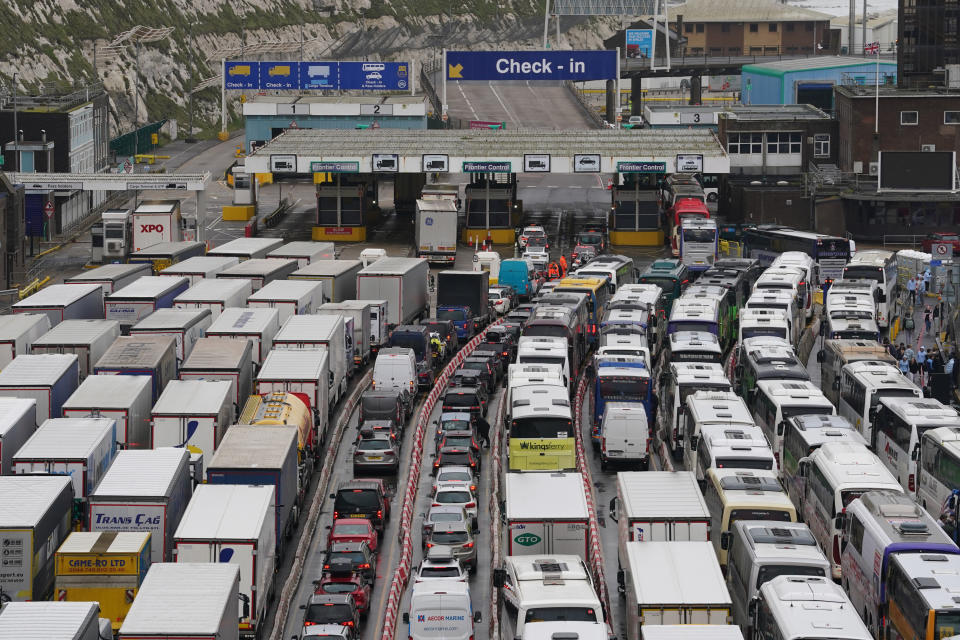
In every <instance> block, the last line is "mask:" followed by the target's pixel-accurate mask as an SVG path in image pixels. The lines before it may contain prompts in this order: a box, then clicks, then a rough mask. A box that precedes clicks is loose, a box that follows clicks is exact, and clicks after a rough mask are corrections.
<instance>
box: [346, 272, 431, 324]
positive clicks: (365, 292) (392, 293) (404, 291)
mask: <svg viewBox="0 0 960 640" xmlns="http://www.w3.org/2000/svg"><path fill="white" fill-rule="evenodd" d="M429 272H430V267H429V265H428V264H427V261H426V260H424V259H423V258H382V259H380V260H377V261H376V262H374V263H373V264H371V265H370V266H369V267H366V268H364V269H361V271H360V273H358V274H357V295H356V296H351V297H354V298H359V299H363V300H381V299H383V300H386V301H387V322H388V323H389V324H390V325H392V326H397V325H401V324H412V323H414V321H415V320H416V319H417V318H421V317H423V315H424V314H425V313H426V310H427V302H428V297H427V276H428V274H429Z"/></svg>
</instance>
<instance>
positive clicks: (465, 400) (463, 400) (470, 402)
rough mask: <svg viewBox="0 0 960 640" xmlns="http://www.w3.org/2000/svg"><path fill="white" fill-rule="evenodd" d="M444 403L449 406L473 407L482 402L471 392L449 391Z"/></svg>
mask: <svg viewBox="0 0 960 640" xmlns="http://www.w3.org/2000/svg"><path fill="white" fill-rule="evenodd" d="M443 404H444V406H447V407H473V406H476V405H479V404H480V403H479V402H478V401H477V398H476V396H475V395H473V394H471V393H448V394H447V395H445V396H444V397H443Z"/></svg>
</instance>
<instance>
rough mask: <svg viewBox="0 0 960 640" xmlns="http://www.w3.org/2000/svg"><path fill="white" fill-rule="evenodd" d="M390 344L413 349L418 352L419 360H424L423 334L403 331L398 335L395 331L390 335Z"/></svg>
mask: <svg viewBox="0 0 960 640" xmlns="http://www.w3.org/2000/svg"><path fill="white" fill-rule="evenodd" d="M390 346H391V347H400V348H404V347H405V348H407V349H413V352H414V353H415V354H417V360H423V354H424V340H423V336H421V335H406V334H402V333H401V334H399V335H398V334H396V333H394V334H393V335H392V336H391V337H390Z"/></svg>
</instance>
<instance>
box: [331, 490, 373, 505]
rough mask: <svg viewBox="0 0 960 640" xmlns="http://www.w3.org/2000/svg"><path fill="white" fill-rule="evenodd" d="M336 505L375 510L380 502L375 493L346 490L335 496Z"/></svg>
mask: <svg viewBox="0 0 960 640" xmlns="http://www.w3.org/2000/svg"><path fill="white" fill-rule="evenodd" d="M337 504H338V505H345V506H348V507H356V508H359V509H376V508H378V507H379V505H380V500H379V498H378V496H377V492H376V491H372V490H366V489H348V490H346V491H341V492H340V493H338V494H337Z"/></svg>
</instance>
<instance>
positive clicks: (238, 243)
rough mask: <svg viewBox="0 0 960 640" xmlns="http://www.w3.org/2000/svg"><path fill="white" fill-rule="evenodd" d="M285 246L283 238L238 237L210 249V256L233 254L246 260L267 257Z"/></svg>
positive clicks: (243, 260)
mask: <svg viewBox="0 0 960 640" xmlns="http://www.w3.org/2000/svg"><path fill="white" fill-rule="evenodd" d="M281 246H283V240H282V239H281V238H237V239H236V240H231V241H230V242H225V243H224V244H221V245H219V246H217V247H214V248H213V249H210V251H207V255H208V256H231V257H234V258H237V259H238V260H240V262H245V261H247V260H254V259H258V258H266V257H267V254H268V253H270V252H271V251H274V250H276V249H278V248H279V247H281Z"/></svg>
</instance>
